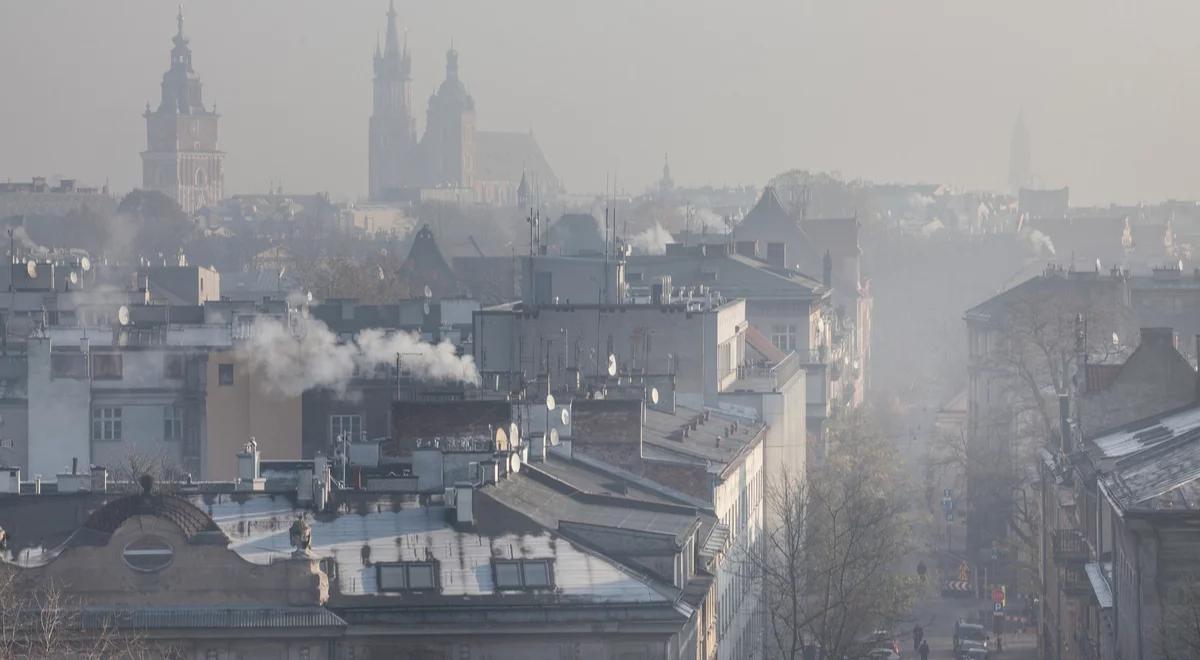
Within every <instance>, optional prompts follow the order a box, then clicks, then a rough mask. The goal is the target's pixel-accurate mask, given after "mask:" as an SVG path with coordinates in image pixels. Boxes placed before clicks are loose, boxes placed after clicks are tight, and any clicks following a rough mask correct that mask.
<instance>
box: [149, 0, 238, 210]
mask: <svg viewBox="0 0 1200 660" xmlns="http://www.w3.org/2000/svg"><path fill="white" fill-rule="evenodd" d="M176 21H177V23H178V31H177V32H176V33H175V38H174V39H173V41H174V43H175V47H174V48H172V49H171V68H170V69H168V70H167V72H166V73H164V74H163V79H162V102H161V103H159V105H158V109H157V110H154V111H151V110H150V105H149V104H146V112H145V115H144V116H145V117H146V151H144V152H142V188H144V189H146V190H157V191H160V192H162V193H164V194H166V195H167V196H168V197H170V198H171V199H173V200H175V201H176V202H178V203H179V206H181V207H183V210H184V211H185V212H187V213H193V212H195V211H196V210H197V209H201V208H203V207H205V206H207V205H209V204H212V203H214V202H217V201H219V200H220V199H221V198H222V196H223V189H224V179H225V173H224V170H223V169H222V162H223V161H224V160H225V154H224V153H222V152H220V151H217V119H218V118H219V115H218V114H217V113H216V108H215V107H214V108H213V110H211V111H210V110H207V109H205V107H204V102H203V101H202V100H201V98H200V76H197V75H196V72H195V71H193V70H192V50H191V49H190V48H188V39H187V37H185V36H183V9H182V8H181V9H180V10H179V16H178V18H177V19H176Z"/></svg>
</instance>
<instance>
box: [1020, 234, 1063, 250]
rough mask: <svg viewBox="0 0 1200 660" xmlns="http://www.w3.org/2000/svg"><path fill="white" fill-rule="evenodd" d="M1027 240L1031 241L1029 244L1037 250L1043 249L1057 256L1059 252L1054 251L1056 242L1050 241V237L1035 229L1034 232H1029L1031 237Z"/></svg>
mask: <svg viewBox="0 0 1200 660" xmlns="http://www.w3.org/2000/svg"><path fill="white" fill-rule="evenodd" d="M1026 238H1027V239H1028V240H1029V244H1030V245H1032V246H1033V248H1034V249H1035V250H1037V249H1043V250H1046V251H1047V252H1049V253H1050V254H1057V252H1056V251H1055V250H1054V241H1052V240H1050V237H1049V236H1047V235H1045V234H1043V233H1042V232H1040V231H1038V230H1036V229H1034V230H1033V231H1031V232H1029V236H1027V237H1026Z"/></svg>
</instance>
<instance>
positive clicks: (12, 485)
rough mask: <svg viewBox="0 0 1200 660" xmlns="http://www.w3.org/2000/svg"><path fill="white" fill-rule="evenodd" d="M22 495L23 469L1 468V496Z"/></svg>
mask: <svg viewBox="0 0 1200 660" xmlns="http://www.w3.org/2000/svg"><path fill="white" fill-rule="evenodd" d="M20 494H21V468H19V467H7V466H6V467H2V468H0V495H20Z"/></svg>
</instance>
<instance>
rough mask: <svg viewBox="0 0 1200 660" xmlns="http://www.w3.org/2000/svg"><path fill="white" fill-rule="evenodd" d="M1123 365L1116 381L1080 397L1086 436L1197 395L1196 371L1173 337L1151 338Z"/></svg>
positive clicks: (1180, 403)
mask: <svg viewBox="0 0 1200 660" xmlns="http://www.w3.org/2000/svg"><path fill="white" fill-rule="evenodd" d="M1147 332H1148V330H1143V341H1142V345H1141V346H1140V347H1139V348H1138V350H1137V351H1135V352H1134V354H1133V355H1131V356H1130V357H1129V359H1128V360H1127V361H1126V362H1125V364H1124V366H1122V367H1121V371H1120V372H1119V373H1118V374H1117V377H1116V379H1115V380H1114V381H1113V383H1112V385H1111V386H1110V387H1108V388H1105V389H1103V390H1101V391H1098V392H1092V393H1086V394H1084V395H1082V396H1080V397H1079V399H1078V408H1079V420H1080V423H1081V425H1082V427H1083V434H1084V437H1088V438H1090V437H1094V436H1096V435H1097V434H1099V433H1101V432H1103V431H1106V430H1109V429H1114V428H1116V427H1118V426H1122V425H1124V424H1128V423H1129V422H1132V421H1134V420H1137V419H1141V418H1143V417H1149V416H1150V415H1156V414H1159V413H1163V412H1166V411H1168V410H1173V409H1175V408H1179V407H1180V406H1184V405H1186V404H1188V403H1191V402H1193V401H1194V400H1195V398H1196V371H1195V370H1194V369H1192V366H1191V365H1190V364H1188V362H1187V360H1186V359H1184V357H1183V356H1182V355H1180V354H1179V353H1178V352H1176V350H1175V347H1174V345H1173V344H1172V343H1168V341H1169V340H1167V339H1165V338H1164V339H1163V340H1162V341H1160V342H1159V343H1155V342H1154V340H1150V341H1148V340H1147V339H1146V333H1147Z"/></svg>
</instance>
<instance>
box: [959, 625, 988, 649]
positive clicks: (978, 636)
mask: <svg viewBox="0 0 1200 660" xmlns="http://www.w3.org/2000/svg"><path fill="white" fill-rule="evenodd" d="M988 639H990V638H989V637H988V634H987V630H985V629H984V627H983V625H982V624H978V623H968V622H966V621H963V620H961V619H960V620H958V621H956V622H955V623H954V654H955V656H956V657H957V656H958V654H959V653H958V652H959V649H960V648H961V647H962V645H963V644H964V643H966V642H974V643H976V644H977V645H979V646H981V647H982V648H983V649H984V650H985V651H986V650H987V647H988Z"/></svg>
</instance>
